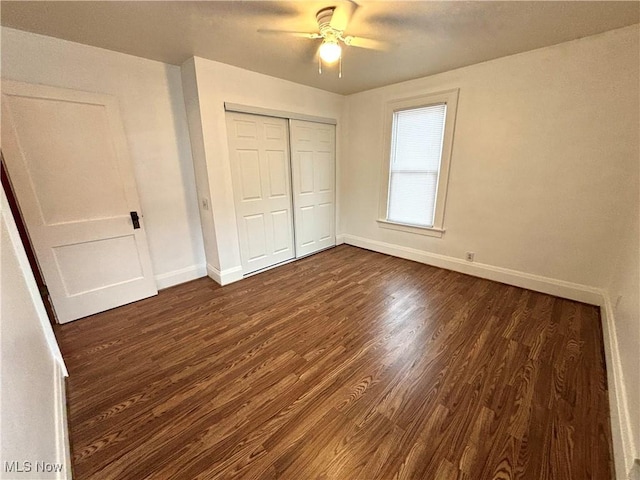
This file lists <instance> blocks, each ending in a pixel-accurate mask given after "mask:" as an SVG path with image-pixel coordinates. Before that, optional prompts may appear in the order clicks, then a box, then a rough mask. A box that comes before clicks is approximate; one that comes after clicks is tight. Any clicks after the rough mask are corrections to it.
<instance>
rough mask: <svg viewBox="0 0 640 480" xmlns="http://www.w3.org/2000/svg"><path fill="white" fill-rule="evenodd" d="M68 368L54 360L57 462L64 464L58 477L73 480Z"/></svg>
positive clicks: (63, 479) (62, 479)
mask: <svg viewBox="0 0 640 480" xmlns="http://www.w3.org/2000/svg"><path fill="white" fill-rule="evenodd" d="M66 377H67V374H66V370H65V371H63V370H62V368H61V367H60V365H59V364H58V362H55V361H54V362H53V381H54V395H55V402H56V405H55V417H56V418H55V425H56V457H57V458H56V463H57V464H59V465H63V469H62V471H61V472H60V473H59V474H58V475H57V477H56V478H59V479H61V480H71V478H72V468H71V445H70V443H69V427H68V425H69V424H68V423H67V394H66V390H65V378H66Z"/></svg>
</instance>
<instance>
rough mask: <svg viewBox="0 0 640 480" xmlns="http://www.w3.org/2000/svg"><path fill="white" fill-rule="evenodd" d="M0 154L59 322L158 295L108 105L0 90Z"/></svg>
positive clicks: (41, 91)
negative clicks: (0, 152) (134, 214)
mask: <svg viewBox="0 0 640 480" xmlns="http://www.w3.org/2000/svg"><path fill="white" fill-rule="evenodd" d="M2 150H3V152H4V157H5V163H6V166H7V170H8V172H9V176H10V177H11V182H12V185H13V187H14V189H15V193H16V197H17V199H18V203H19V204H20V209H21V210H22V214H23V216H24V220H25V223H26V226H27V231H28V233H29V237H30V238H31V241H32V243H33V247H34V249H35V253H36V257H37V260H38V263H39V265H40V268H41V269H42V274H43V276H44V278H45V281H46V284H47V287H48V288H49V293H50V296H51V300H52V302H53V305H54V308H55V311H56V315H57V317H58V321H59V322H61V323H64V322H68V321H71V320H75V319H77V318H81V317H85V316H87V315H92V314H94V313H97V312H101V311H104V310H108V309H110V308H114V307H117V306H119V305H123V304H126V303H130V302H133V301H135V300H139V299H141V298H145V297H149V296H152V295H155V294H157V289H156V284H155V280H154V277H153V272H152V269H151V260H150V258H149V251H148V246H147V240H146V235H145V232H144V227H143V224H142V221H141V220H140V228H135V229H134V221H133V217H132V216H131V215H130V212H137V213H140V204H139V200H138V193H137V190H136V184H135V180H134V176H133V171H132V168H131V163H130V160H129V155H128V150H127V144H126V138H125V135H124V130H123V127H122V121H121V118H120V113H119V110H118V105H117V101H116V99H115V98H113V97H111V96H108V95H99V94H95V93H88V92H80V91H75V90H65V89H59V88H53V87H46V86H42V85H29V84H23V83H17V82H9V81H6V80H3V81H2Z"/></svg>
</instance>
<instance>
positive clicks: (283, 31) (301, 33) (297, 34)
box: [258, 29, 322, 39]
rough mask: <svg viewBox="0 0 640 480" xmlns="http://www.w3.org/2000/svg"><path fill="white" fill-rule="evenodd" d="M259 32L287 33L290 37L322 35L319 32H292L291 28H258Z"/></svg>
mask: <svg viewBox="0 0 640 480" xmlns="http://www.w3.org/2000/svg"><path fill="white" fill-rule="evenodd" d="M258 32H259V33H267V34H274V33H275V34H279V35H289V36H290V37H299V38H311V39H314V38H322V35H320V34H319V33H309V32H294V31H291V30H268V29H260V30H258Z"/></svg>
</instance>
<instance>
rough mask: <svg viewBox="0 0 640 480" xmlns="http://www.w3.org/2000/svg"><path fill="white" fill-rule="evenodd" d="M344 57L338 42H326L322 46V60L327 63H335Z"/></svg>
mask: <svg viewBox="0 0 640 480" xmlns="http://www.w3.org/2000/svg"><path fill="white" fill-rule="evenodd" d="M341 56H342V48H341V47H340V45H338V42H337V41H331V40H324V41H323V42H322V45H320V58H321V59H322V60H323V61H324V62H325V63H334V62H336V61H338V60H339V59H340V57H341Z"/></svg>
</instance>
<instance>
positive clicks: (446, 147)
mask: <svg viewBox="0 0 640 480" xmlns="http://www.w3.org/2000/svg"><path fill="white" fill-rule="evenodd" d="M459 91H460V89H458V88H455V89H452V90H445V91H442V92H435V93H429V94H427V95H420V96H417V97H410V98H403V99H399V100H392V101H390V102H387V104H386V105H385V109H384V155H383V162H382V174H381V176H380V178H381V184H380V204H379V208H378V226H380V227H382V228H389V229H393V230H399V231H402V232H409V233H417V234H419V235H427V236H431V237H442V235H443V233H444V232H445V230H444V209H445V203H446V198H447V186H448V184H449V167H450V165H451V151H452V147H453V134H454V129H455V123H456V112H457V107H458V93H459ZM443 103H444V104H446V105H447V117H446V119H445V124H444V138H443V141H442V159H441V162H440V174H439V176H438V186H437V193H436V211H435V215H434V221H433V226H432V227H423V226H419V225H408V224H404V223H398V222H393V221H390V220H388V218H387V212H388V205H389V170H390V168H391V165H390V163H391V138H392V130H393V116H394V113H395V112H399V111H402V110H410V109H414V108H421V107H427V106H429V105H434V104H443Z"/></svg>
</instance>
